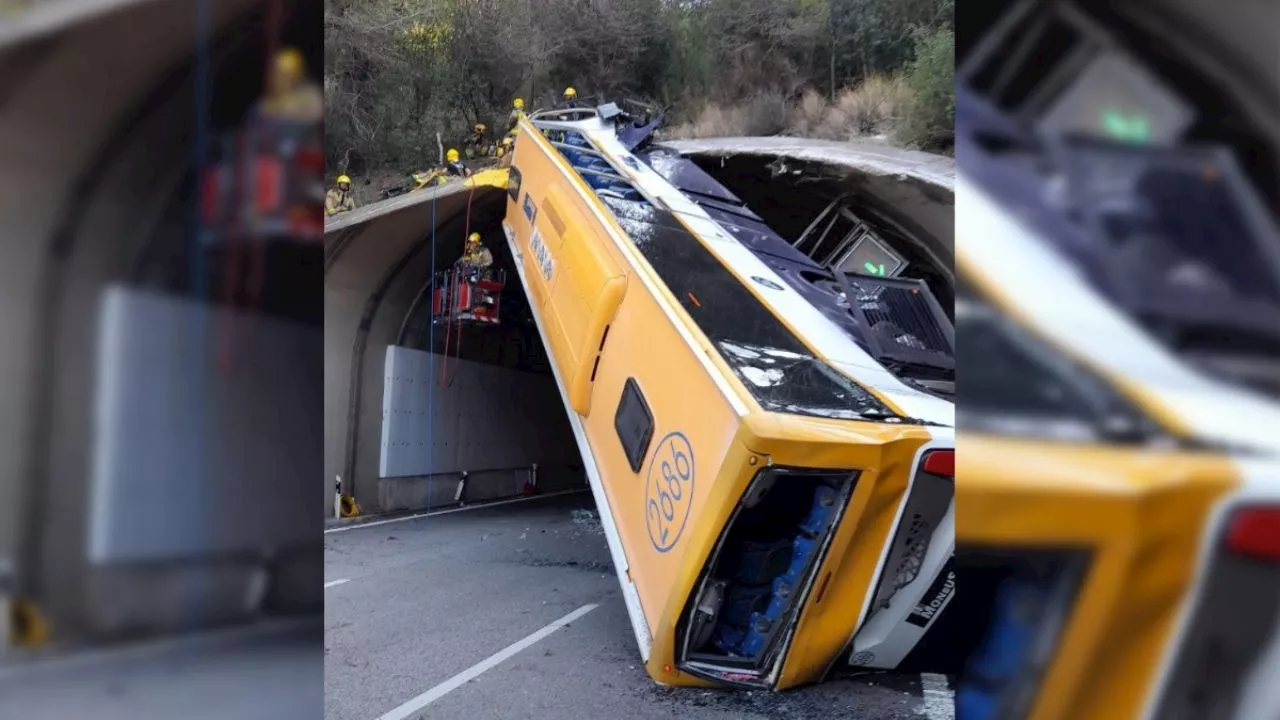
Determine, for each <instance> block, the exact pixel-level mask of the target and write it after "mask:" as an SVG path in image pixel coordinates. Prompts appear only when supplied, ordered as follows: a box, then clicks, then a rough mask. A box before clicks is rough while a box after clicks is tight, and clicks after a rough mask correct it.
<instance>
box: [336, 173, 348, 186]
mask: <svg viewBox="0 0 1280 720" xmlns="http://www.w3.org/2000/svg"><path fill="white" fill-rule="evenodd" d="M338 184H339V185H344V184H345V185H350V184H351V178H349V177H347V176H346V175H339V176H338Z"/></svg>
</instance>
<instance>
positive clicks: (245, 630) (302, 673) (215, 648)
mask: <svg viewBox="0 0 1280 720" xmlns="http://www.w3.org/2000/svg"><path fill="white" fill-rule="evenodd" d="M320 641H321V623H320V618H319V617H313V618H309V619H302V620H276V621H270V622H264V623H261V624H258V625H251V626H247V627H244V626H242V627H236V628H230V629H227V630H219V631H212V632H206V633H203V634H200V635H195V636H188V637H174V638H167V639H163V640H157V641H149V642H143V643H131V644H127V645H121V646H117V647H111V648H99V649H94V650H87V651H78V652H74V653H71V654H69V655H61V656H55V657H51V658H48V659H41V660H37V661H35V662H7V663H0V718H4V719H5V720H10V718H12V719H13V720H17V719H18V718H22V719H23V720H69V719H70V718H93V719H94V720H143V719H144V718H146V719H150V718H156V719H157V720H158V719H159V718H171V719H173V720H232V719H234V720H312V719H313V718H319V717H321V715H322V714H323V713H324V708H323V705H322V701H323V698H322V693H323V680H322V676H323V672H324V668H323V666H322V663H321V655H320Z"/></svg>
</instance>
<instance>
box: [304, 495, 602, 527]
mask: <svg viewBox="0 0 1280 720" xmlns="http://www.w3.org/2000/svg"><path fill="white" fill-rule="evenodd" d="M589 490H591V488H579V489H575V490H562V491H560V492H553V493H547V494H545V495H531V496H529V497H518V498H512V499H510V500H498V501H497V502H487V503H478V504H476V505H467V506H466V507H459V508H449V509H448V510H433V511H431V512H424V513H418V514H416V515H405V516H404V517H398V518H391V519H389V520H374V521H373V522H366V523H353V524H351V525H344V526H343V527H336V528H330V529H328V530H325V531H324V534H325V535H328V534H329V533H337V532H346V531H347V530H359V529H360V528H367V527H375V526H377V525H387V524H389V523H398V522H404V521H405V520H417V519H418V518H424V517H435V516H437V515H449V514H450V513H458V512H466V511H468V510H483V509H484V508H490V507H497V506H499V505H510V504H512V503H518V502H528V501H530V500H541V499H543V498H550V497H559V496H560V495H575V494H577V493H584V492H588V491H589Z"/></svg>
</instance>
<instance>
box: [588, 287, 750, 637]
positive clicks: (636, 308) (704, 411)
mask: <svg viewBox="0 0 1280 720" xmlns="http://www.w3.org/2000/svg"><path fill="white" fill-rule="evenodd" d="M632 283H633V284H632V288H631V289H630V290H629V292H628V294H627V297H626V299H625V300H624V301H623V303H622V307H621V308H620V309H619V311H618V315H617V317H616V318H615V319H614V321H613V324H612V326H611V327H610V330H609V337H608V340H607V342H606V344H605V348H604V352H603V354H602V355H601V358H600V365H599V367H598V369H597V374H596V381H595V386H594V398H593V402H594V404H595V408H596V410H595V411H594V412H592V414H591V416H590V417H589V418H587V420H586V429H587V436H588V438H589V439H590V442H591V446H592V450H593V451H594V452H595V455H596V462H597V464H598V465H599V466H600V474H601V476H602V477H603V478H604V484H605V489H606V493H607V494H608V496H609V504H610V506H611V507H612V508H613V513H614V522H615V523H616V524H617V526H618V531H619V534H620V535H621V536H622V540H623V544H624V546H625V548H626V551H627V559H628V562H629V563H630V565H631V568H630V570H631V578H632V581H633V582H635V584H636V588H637V591H638V592H639V594H640V600H641V605H642V607H643V608H644V611H645V616H646V618H647V619H648V621H649V623H650V626H651V627H653V628H654V631H655V633H657V632H660V630H659V629H660V628H661V629H662V630H664V631H665V630H668V629H669V628H670V627H671V626H672V625H673V624H674V622H675V618H674V617H671V618H663V617H662V613H663V611H664V610H665V608H666V607H667V606H668V599H669V598H670V595H671V593H672V591H673V590H676V589H677V588H678V587H680V586H682V585H684V584H685V583H683V581H682V579H681V578H680V572H679V571H680V568H681V562H682V560H683V559H684V558H685V556H686V555H688V554H690V553H692V554H695V555H700V556H705V554H706V553H707V551H708V548H706V547H695V546H693V545H692V544H691V542H690V539H691V537H692V536H694V535H695V533H694V532H693V530H692V528H694V527H697V526H698V525H699V523H701V522H703V520H704V518H711V521H712V522H714V521H715V520H714V518H715V517H716V516H717V515H719V513H717V512H715V511H714V509H711V510H712V511H711V512H708V506H707V498H708V497H709V496H710V495H711V494H712V488H713V486H715V485H716V484H717V483H718V482H719V481H720V480H719V476H720V474H721V473H720V470H721V466H722V465H723V464H724V459H725V455H726V453H727V452H728V450H729V446H730V444H731V443H732V441H733V438H734V435H735V433H736V432H737V428H738V423H739V418H738V416H737V414H736V413H735V412H734V410H733V408H732V406H731V405H730V404H729V402H728V400H726V399H725V397H724V396H723V395H722V394H721V392H720V389H719V387H718V386H717V385H716V383H715V380H714V378H713V377H712V376H711V375H709V374H708V372H707V369H706V367H705V366H704V365H703V364H702V363H701V362H700V361H699V360H698V357H697V356H696V355H695V354H694V351H693V350H692V349H691V348H690V347H689V346H688V345H687V344H686V343H685V341H684V339H683V338H681V336H680V334H679V333H678V332H677V330H676V328H675V326H674V325H673V322H672V320H671V319H670V318H669V317H668V316H667V315H666V313H665V312H663V310H662V308H661V307H660V306H659V304H658V301H657V300H655V299H654V298H653V296H652V295H650V294H649V293H648V292H647V291H637V290H636V288H637V287H639V288H641V289H643V286H641V285H640V283H639V281H638V280H637V279H636V278H632ZM628 379H630V380H632V381H634V383H635V386H636V387H637V388H638V389H639V391H640V394H641V395H642V396H643V399H644V403H645V405H646V406H647V407H648V409H649V412H650V413H651V414H652V416H653V428H652V431H651V433H650V440H649V443H648V446H647V447H646V448H645V455H644V458H643V460H642V462H641V465H640V470H639V472H634V471H632V469H631V465H630V463H629V462H628V460H627V456H626V452H625V450H624V447H623V444H622V440H621V439H620V437H619V432H618V429H617V428H616V427H615V416H616V414H617V411H618V406H619V404H620V403H621V401H622V398H623V391H624V387H625V385H626V383H627V380H628ZM714 535H718V532H717V533H714ZM681 604H682V603H681Z"/></svg>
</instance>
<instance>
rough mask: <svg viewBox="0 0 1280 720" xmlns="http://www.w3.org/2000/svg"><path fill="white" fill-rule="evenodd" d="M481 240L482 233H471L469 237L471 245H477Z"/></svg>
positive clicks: (468, 240)
mask: <svg viewBox="0 0 1280 720" xmlns="http://www.w3.org/2000/svg"><path fill="white" fill-rule="evenodd" d="M479 242H480V233H471V235H470V236H468V237H467V243H468V244H470V245H475V244H477V243H479Z"/></svg>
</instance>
